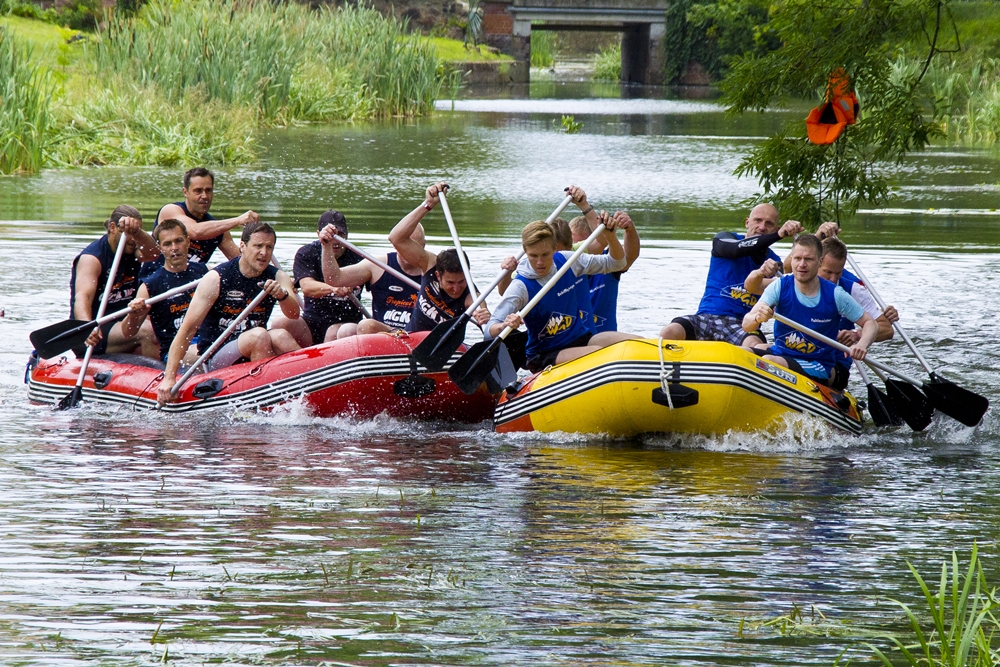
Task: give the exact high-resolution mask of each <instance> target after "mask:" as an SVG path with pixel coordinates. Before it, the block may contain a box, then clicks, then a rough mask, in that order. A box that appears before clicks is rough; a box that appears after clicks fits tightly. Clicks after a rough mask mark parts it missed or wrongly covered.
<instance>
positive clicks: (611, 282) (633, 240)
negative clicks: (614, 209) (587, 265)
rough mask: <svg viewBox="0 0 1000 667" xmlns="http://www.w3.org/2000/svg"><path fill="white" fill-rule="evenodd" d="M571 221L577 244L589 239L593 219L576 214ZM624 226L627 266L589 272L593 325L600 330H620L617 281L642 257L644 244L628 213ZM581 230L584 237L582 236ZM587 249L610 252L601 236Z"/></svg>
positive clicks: (571, 228)
mask: <svg viewBox="0 0 1000 667" xmlns="http://www.w3.org/2000/svg"><path fill="white" fill-rule="evenodd" d="M569 224H570V231H571V233H572V236H573V244H574V248H575V246H577V245H579V244H580V243H581V242H583V241H585V240H587V238H588V237H589V236H590V233H591V232H592V231H593V229H591V228H590V221H588V220H587V218H585V217H584V216H577V217H575V218H573V219H572V220H571V221H570V223H569ZM621 229H624V230H625V239H624V241H623V242H622V247H624V249H625V268H624V269H623V270H621V271H615V272H614V273H598V274H596V275H592V276H590V304H591V306H592V310H593V315H594V328H595V330H596V331H597V333H601V332H602V331H618V285H619V283H621V279H622V274H623V273H625V272H626V271H628V270H629V269H631V268H632V265H633V264H635V260H637V259H639V250H640V247H641V243H640V241H639V233H638V232H637V231H636V229H635V225H634V224H633V223H632V218H630V217H628V215H625V217H624V219H623V222H622V226H621ZM581 234H582V237H580V235H581ZM578 237H580V238H578ZM587 252H589V253H591V254H592V255H600V254H601V253H607V252H608V248H607V246H606V245H605V243H604V241H603V239H601V238H598V239H597V240H595V241H594V242H593V243H591V244H590V248H588V249H587Z"/></svg>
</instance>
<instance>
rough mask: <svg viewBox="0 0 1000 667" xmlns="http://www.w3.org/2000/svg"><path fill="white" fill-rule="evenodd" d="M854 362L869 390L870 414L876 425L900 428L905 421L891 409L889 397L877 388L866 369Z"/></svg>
mask: <svg viewBox="0 0 1000 667" xmlns="http://www.w3.org/2000/svg"><path fill="white" fill-rule="evenodd" d="M853 361H854V367H855V368H856V369H858V374H859V375H860V376H861V379H862V381H863V382H864V383H865V387H867V388H868V414H869V416H871V418H872V421H873V422H874V423H875V425H876V426H899V425H900V424H902V423H903V420H902V419H900V417H899V415H897V414H896V412H895V411H894V410H893V409H892V408H891V407H889V397H888V396H886V395H885V394H884V393H883V392H882V390H881V389H879V388H878V387H876V386H875V383H874V382H872V381H871V379H870V378H869V377H868V373H866V372H865V369H864V367H863V366H862V365H861V364H859V363H858V360H857V359H854V360H853Z"/></svg>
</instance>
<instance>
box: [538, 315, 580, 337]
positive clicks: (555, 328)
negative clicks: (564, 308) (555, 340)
mask: <svg viewBox="0 0 1000 667" xmlns="http://www.w3.org/2000/svg"><path fill="white" fill-rule="evenodd" d="M575 319H576V318H574V317H573V316H572V315H565V314H563V313H552V316H551V317H549V321H548V322H546V323H545V327H544V328H543V329H542V333H541V335H540V336H539V338H543V337H548V336H558V335H559V334H561V333H562V332H563V331H568V330H569V328H570V327H571V326H573V321H574V320H575Z"/></svg>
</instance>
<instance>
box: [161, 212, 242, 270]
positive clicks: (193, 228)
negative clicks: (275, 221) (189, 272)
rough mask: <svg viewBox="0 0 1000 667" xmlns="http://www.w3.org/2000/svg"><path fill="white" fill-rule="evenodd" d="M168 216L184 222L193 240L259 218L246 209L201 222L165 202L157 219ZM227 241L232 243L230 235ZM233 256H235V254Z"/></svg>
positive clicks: (213, 235) (202, 238) (204, 237)
mask: <svg viewBox="0 0 1000 667" xmlns="http://www.w3.org/2000/svg"><path fill="white" fill-rule="evenodd" d="M169 218H176V219H177V220H180V221H181V222H182V223H184V227H185V228H186V229H187V232H188V236H190V237H191V238H192V239H194V240H195V241H203V240H205V239H212V238H215V237H216V236H218V235H219V234H222V233H223V232H228V231H229V230H230V229H232V228H233V227H242V226H243V225H245V224H247V223H248V222H257V221H258V220H260V216H259V215H257V214H256V213H255V212H253V211H247V212H246V213H244V214H243V215H239V216H236V217H235V218H226V219H225V220H203V221H202V222H198V221H197V220H195V219H194V218H192V217H191V216H189V215H188V214H187V213H185V212H184V209H182V208H181V207H180V206H178V205H177V204H167V205H166V206H164V207H163V209H162V210H161V211H160V215H159V218H158V220H167V219H169ZM229 241H230V243H233V239H232V237H230V239H229ZM233 256H234V257H235V255H233ZM226 257H229V255H228V254H227V255H226ZM230 259H232V258H230Z"/></svg>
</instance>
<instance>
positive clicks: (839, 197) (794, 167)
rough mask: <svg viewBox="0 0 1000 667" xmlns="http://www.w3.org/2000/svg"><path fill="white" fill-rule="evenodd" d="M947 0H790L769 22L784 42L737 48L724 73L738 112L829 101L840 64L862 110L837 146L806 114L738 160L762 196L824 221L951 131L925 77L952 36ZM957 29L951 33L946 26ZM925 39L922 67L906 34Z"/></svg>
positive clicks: (880, 199) (877, 194)
mask: <svg viewBox="0 0 1000 667" xmlns="http://www.w3.org/2000/svg"><path fill="white" fill-rule="evenodd" d="M949 19H950V12H949V9H948V0H825V1H824V2H823V3H816V2H814V1H813V0H783V1H781V2H779V3H777V4H775V5H773V6H772V8H771V13H770V22H769V29H770V30H771V31H773V33H774V34H776V35H777V37H778V39H779V40H780V43H781V47H780V48H778V49H776V50H774V51H771V52H769V53H766V54H763V55H762V54H759V53H749V54H746V55H744V56H741V57H738V58H736V59H735V60H734V61H733V63H732V68H731V70H730V73H729V75H728V76H727V77H726V79H725V80H724V81H723V83H722V90H723V103H724V104H726V105H727V107H728V111H729V113H731V114H740V113H745V112H748V111H757V112H761V113H763V112H766V111H767V110H768V109H770V108H774V107H776V106H781V105H783V104H785V103H786V102H787V101H788V100H790V99H793V98H798V99H807V100H816V101H818V102H822V101H823V99H824V96H825V93H826V88H827V82H828V80H829V77H830V74H831V72H832V71H833V70H834V69H836V68H838V67H840V68H843V69H844V70H845V71H846V72H847V74H848V75H849V76H850V79H851V82H852V84H853V86H854V88H855V90H856V91H857V93H858V97H859V99H860V102H861V114H860V117H859V120H858V122H857V123H856V124H855V125H849V126H848V127H847V129H846V130H845V131H844V133H843V134H842V135H841V137H840V138H839V139H838V140H837V141H836V142H835V143H834V144H833V145H829V146H817V145H814V144H812V143H810V142H809V141H808V140H807V139H806V127H805V118H804V115H805V114H803V118H801V119H799V120H796V121H794V122H790V123H788V124H786V126H785V127H784V128H782V130H781V131H779V132H778V133H776V134H775V135H774V136H772V137H770V138H768V139H767V140H766V141H764V142H763V143H762V144H760V145H759V146H757V147H756V148H754V149H753V150H752V151H751V152H750V153H749V154H748V155H747V156H746V157H745V158H744V160H743V161H742V162H741V163H740V165H739V167H738V168H737V169H736V173H737V175H739V176H751V177H754V178H757V179H758V180H759V181H760V183H761V187H762V188H763V191H762V192H761V193H759V195H758V196H757V197H756V200H757V201H765V200H767V201H773V202H774V203H775V204H776V205H778V206H779V207H780V208H781V210H782V217H786V218H795V219H798V220H800V221H802V222H803V223H804V224H809V225H815V224H817V223H819V222H821V221H822V220H829V219H836V220H840V218H841V216H842V215H845V214H847V215H850V214H853V213H854V212H856V211H857V209H858V207H859V206H860V205H861V204H863V203H867V204H870V205H879V204H882V203H884V202H886V201H887V200H888V199H889V198H890V196H891V192H890V181H889V174H888V173H887V167H890V166H892V165H898V164H899V163H900V162H901V161H902V160H903V158H904V157H905V156H906V155H907V153H910V152H912V151H916V150H920V149H922V148H924V147H926V146H927V145H928V144H929V143H930V141H931V140H932V139H934V138H935V137H939V136H943V133H942V130H941V126H940V123H939V122H938V116H939V115H940V110H939V109H938V108H937V107H936V105H935V104H934V99H933V97H929V96H928V95H927V94H926V92H925V90H924V88H925V87H924V86H922V85H921V83H922V80H923V78H924V75H925V74H926V73H927V70H928V68H929V67H930V66H931V64H932V63H933V61H934V60H935V58H937V57H939V56H940V54H942V53H945V52H947V51H949V50H953V49H951V48H950V45H949V44H947V42H951V43H952V44H956V43H957V37H955V38H954V39H952V38H951V37H950V35H951V33H952V31H953V29H954V23H953V22H949ZM946 34H947V35H949V38H948V39H947V40H946V39H945V37H944V35H946ZM914 43H924V44H925V46H924V47H922V51H923V52H922V53H921V54H920V63H919V66H917V67H905V66H901V65H900V63H901V61H902V60H901V59H902V56H903V54H902V52H901V47H900V45H901V44H914Z"/></svg>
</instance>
